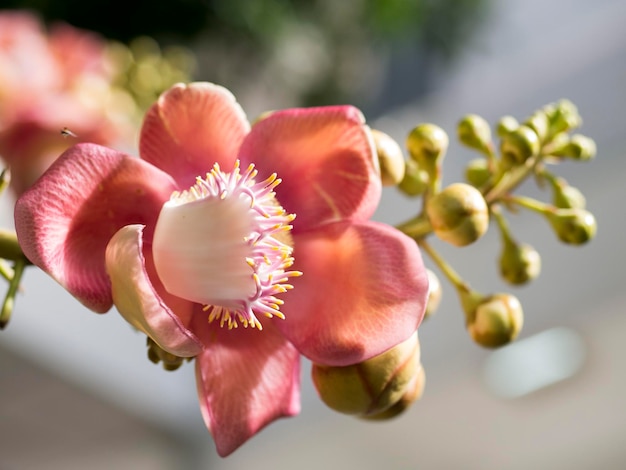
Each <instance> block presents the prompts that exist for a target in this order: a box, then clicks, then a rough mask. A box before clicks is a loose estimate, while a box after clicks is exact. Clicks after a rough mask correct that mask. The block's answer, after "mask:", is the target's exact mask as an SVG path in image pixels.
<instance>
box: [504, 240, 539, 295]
mask: <svg viewBox="0 0 626 470" xmlns="http://www.w3.org/2000/svg"><path fill="white" fill-rule="evenodd" d="M540 271H541V257H540V256H539V252H538V251H537V250H535V249H534V248H533V247H532V246H530V245H528V244H525V243H521V244H520V243H516V242H514V241H513V240H510V239H507V240H506V241H505V242H504V245H503V248H502V253H501V254H500V274H501V275H502V277H503V278H504V279H505V280H506V281H507V282H509V283H511V284H514V285H521V284H525V283H527V282H528V281H531V280H533V279H535V278H536V277H537V276H539V272H540Z"/></svg>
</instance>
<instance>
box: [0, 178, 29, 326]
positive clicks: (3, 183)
mask: <svg viewBox="0 0 626 470" xmlns="http://www.w3.org/2000/svg"><path fill="white" fill-rule="evenodd" d="M10 180H11V173H10V171H9V170H8V169H4V170H2V171H1V172H0V195H2V194H4V190H5V189H6V188H7V187H8V185H9V183H10ZM29 264H30V262H29V261H28V259H26V256H24V253H22V249H21V247H20V245H19V243H18V241H17V235H16V234H15V231H14V230H8V229H4V228H0V277H2V279H4V280H5V282H7V284H8V287H7V290H6V293H5V295H4V301H3V302H2V308H1V309H0V330H1V329H4V328H5V327H6V326H7V324H8V323H9V320H10V319H11V314H12V313H13V309H14V307H15V297H16V295H17V293H18V292H19V287H20V282H21V280H22V276H23V275H24V270H25V268H26V266H27V265H29Z"/></svg>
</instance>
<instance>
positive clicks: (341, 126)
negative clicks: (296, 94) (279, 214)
mask: <svg viewBox="0 0 626 470" xmlns="http://www.w3.org/2000/svg"><path fill="white" fill-rule="evenodd" d="M374 155H375V154H374V148H373V144H372V137H371V134H370V131H369V128H368V127H367V126H366V125H365V124H364V118H363V115H362V114H361V113H360V111H359V110H357V109H356V108H353V107H351V106H334V107H322V108H308V109H288V110H284V111H277V112H275V113H273V114H271V115H269V116H268V117H266V118H264V119H262V120H260V121H258V122H257V123H255V124H254V126H253V127H252V130H251V131H250V134H248V136H247V137H246V139H245V140H244V143H243V145H242V148H241V151H240V158H241V160H242V161H244V162H246V163H254V164H255V165H256V166H257V168H258V169H259V177H260V178H265V177H267V176H269V175H270V174H271V173H274V172H276V173H277V174H278V177H279V178H281V179H282V180H283V181H282V183H281V185H280V186H278V187H277V188H276V194H277V197H278V200H279V202H280V203H281V205H282V206H283V207H284V208H285V209H286V210H287V211H288V212H290V213H295V214H296V215H297V219H296V220H295V221H294V232H296V233H297V232H298V231H301V230H303V229H307V228H309V227H313V226H317V225H319V224H323V223H325V222H328V221H336V220H341V219H346V218H355V219H363V220H364V219H367V218H369V217H370V216H371V215H372V214H373V213H374V210H375V209H376V206H377V204H378V202H379V200H380V193H381V183H380V177H379V176H378V160H377V159H376V158H374Z"/></svg>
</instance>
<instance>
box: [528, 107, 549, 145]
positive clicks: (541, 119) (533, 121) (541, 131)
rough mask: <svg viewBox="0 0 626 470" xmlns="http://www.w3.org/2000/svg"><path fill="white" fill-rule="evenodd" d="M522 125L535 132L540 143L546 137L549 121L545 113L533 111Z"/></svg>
mask: <svg viewBox="0 0 626 470" xmlns="http://www.w3.org/2000/svg"><path fill="white" fill-rule="evenodd" d="M524 124H525V125H526V126H528V127H530V128H531V129H532V130H533V131H535V134H537V137H539V141H540V142H543V141H544V140H545V139H546V137H547V136H548V132H549V130H550V120H549V118H548V115H547V114H546V113H545V111H535V112H534V113H533V114H532V115H531V116H530V117H529V118H528V119H527V120H526V122H525V123H524Z"/></svg>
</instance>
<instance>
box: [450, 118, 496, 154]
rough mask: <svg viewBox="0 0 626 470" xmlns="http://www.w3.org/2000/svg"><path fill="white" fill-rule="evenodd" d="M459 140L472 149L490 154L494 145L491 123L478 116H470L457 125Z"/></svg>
mask: <svg viewBox="0 0 626 470" xmlns="http://www.w3.org/2000/svg"><path fill="white" fill-rule="evenodd" d="M456 129H457V135H458V138H459V140H460V141H461V142H462V143H463V144H465V145H467V146H468V147H470V148H473V149H476V150H479V151H480V152H483V153H488V152H489V149H490V148H491V146H492V145H493V144H492V142H491V128H490V127H489V123H487V121H485V120H484V119H483V118H482V117H480V116H478V115H477V114H468V115H467V116H465V117H464V118H463V119H461V120H460V121H459V123H458V125H457V128H456Z"/></svg>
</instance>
